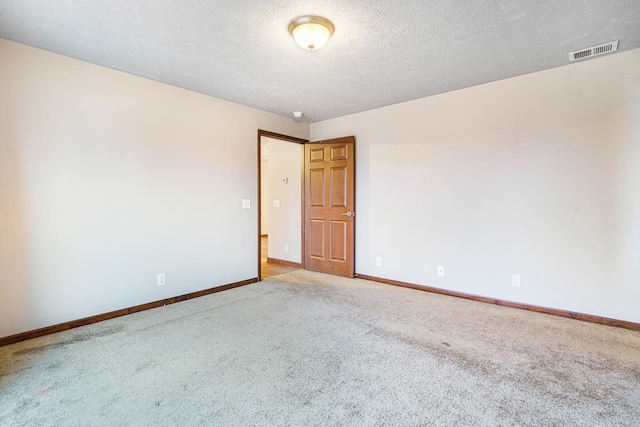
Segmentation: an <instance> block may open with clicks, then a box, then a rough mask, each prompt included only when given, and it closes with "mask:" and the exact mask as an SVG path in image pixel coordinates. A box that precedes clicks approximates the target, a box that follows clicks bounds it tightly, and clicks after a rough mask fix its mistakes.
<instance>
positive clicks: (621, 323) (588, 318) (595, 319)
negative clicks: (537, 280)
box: [356, 274, 640, 331]
mask: <svg viewBox="0 0 640 427" xmlns="http://www.w3.org/2000/svg"><path fill="white" fill-rule="evenodd" d="M356 277H358V278H360V279H365V280H371V281H373V282H380V283H385V284H387V285H393V286H401V287H403V288H411V289H417V290H419V291H425V292H432V293H435V294H441V295H448V296H452V297H457V298H464V299H469V300H473V301H480V302H484V303H488V304H496V305H502V306H505V307H512V308H519V309H522V310H529V311H535V312H537V313H544V314H551V315H553V316H560V317H568V318H570V319H576V320H582V321H585V322H591V323H599V324H602V325H607V326H615V327H618V328H625V329H631V330H632V331H640V323H634V322H627V321H626V320H618V319H610V318H608V317H601V316H594V315H592V314H583V313H575V312H572V311H566V310H559V309H557V308H547V307H540V306H537V305H530V304H522V303H518V302H511V301H506V300H501V299H496V298H487V297H481V296H477V295H472V294H466V293H464V292H456V291H449V290H446V289H440V288H433V287H431V286H422V285H415V284H413V283H406V282H400V281H397V280H391V279H382V278H380V277H374V276H367V275H365V274H356Z"/></svg>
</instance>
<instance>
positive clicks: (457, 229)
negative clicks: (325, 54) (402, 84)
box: [311, 50, 640, 322]
mask: <svg viewBox="0 0 640 427" xmlns="http://www.w3.org/2000/svg"><path fill="white" fill-rule="evenodd" d="M638 70H640V50H633V51H628V52H624V53H620V54H616V55H611V56H606V57H601V58H598V59H593V60H589V61H585V62H582V63H575V64H572V65H568V66H565V67H561V68H556V69H551V70H547V71H543V72H539V73H534V74H529V75H525V76H520V77H516V78H512V79H508V80H502V81H497V82H493V83H490V84H486V85H482V86H476V87H472V88H468V89H464V90H460V91H456V92H451V93H446V94H442V95H438V96H433V97H430V98H424V99H420V100H416V101H411V102H407V103H403V104H397V105H393V106H389V107H385V108H380V109H377V110H372V111H367V112H363V113H359V114H354V115H350V116H345V117H341V118H337V119H333V120H327V121H324V122H318V123H314V124H312V125H311V139H312V140H322V139H329V138H335V137H340V136H344V135H352V134H353V135H355V136H356V205H357V214H358V215H357V217H356V269H357V272H358V273H360V274H367V275H372V276H378V277H383V278H389V279H396V280H401V281H406V282H411V283H417V284H422V285H427V286H434V287H439V288H444V289H449V290H454V291H459V292H467V293H471V294H477V295H482V296H488V297H493V298H501V299H505V300H510V301H516V302H524V303H528V304H535V305H541V306H547V307H553V308H559V309H564V310H570V311H576V312H583V313H589V314H595V315H600V316H606V317H612V318H618V319H622V320H627V321H633V322H640V310H638V301H640V299H639V297H640V270H639V269H640V263H639V262H638V259H639V258H638V256H639V254H640V234H639V233H640V231H639V230H640V205H639V203H640V202H639V200H640V192H639V191H640V172H639V171H640V156H639V154H638V153H639V150H640V142H639V136H638V135H639V133H640V131H639V123H640V120H639V119H638V118H639V117H640V114H639V113H640V110H639V108H638V105H640V73H639V72H638ZM376 257H381V258H382V261H383V262H382V266H380V267H377V266H376V264H375V258H376ZM439 265H442V266H444V267H445V276H444V277H440V276H438V275H437V266H439ZM514 274H515V275H521V278H522V285H521V287H514V286H512V275H514Z"/></svg>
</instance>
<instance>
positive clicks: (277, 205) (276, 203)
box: [273, 200, 280, 208]
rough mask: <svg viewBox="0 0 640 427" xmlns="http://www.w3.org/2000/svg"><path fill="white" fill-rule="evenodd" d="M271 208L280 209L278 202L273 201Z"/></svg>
mask: <svg viewBox="0 0 640 427" xmlns="http://www.w3.org/2000/svg"><path fill="white" fill-rule="evenodd" d="M273 207H274V208H279V207H280V200H274V201H273Z"/></svg>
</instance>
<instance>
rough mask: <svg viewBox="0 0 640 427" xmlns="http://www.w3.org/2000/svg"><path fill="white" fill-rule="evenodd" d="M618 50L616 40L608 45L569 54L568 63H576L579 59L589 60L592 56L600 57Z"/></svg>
mask: <svg viewBox="0 0 640 427" xmlns="http://www.w3.org/2000/svg"><path fill="white" fill-rule="evenodd" d="M616 50H618V40H616V41H614V42H610V43H605V44H601V45H600V46H593V47H590V48H587V49H582V50H577V51H575V52H571V53H570V54H569V61H577V60H579V59H586V58H591V57H592V56H597V55H602V54H603V53H609V52H615V51H616Z"/></svg>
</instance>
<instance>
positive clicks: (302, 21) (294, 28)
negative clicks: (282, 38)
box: [289, 15, 333, 50]
mask: <svg viewBox="0 0 640 427" xmlns="http://www.w3.org/2000/svg"><path fill="white" fill-rule="evenodd" d="M289 32H290V33H291V35H292V36H293V38H294V39H295V40H296V43H298V45H300V47H301V48H303V49H307V50H318V49H320V48H321V47H322V46H324V45H325V44H326V43H327V40H329V37H331V34H333V24H332V23H331V21H329V20H328V19H326V18H322V17H320V16H313V15H306V16H301V17H299V18H296V19H294V20H293V21H291V23H290V24H289Z"/></svg>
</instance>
